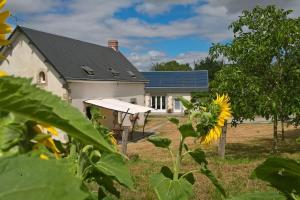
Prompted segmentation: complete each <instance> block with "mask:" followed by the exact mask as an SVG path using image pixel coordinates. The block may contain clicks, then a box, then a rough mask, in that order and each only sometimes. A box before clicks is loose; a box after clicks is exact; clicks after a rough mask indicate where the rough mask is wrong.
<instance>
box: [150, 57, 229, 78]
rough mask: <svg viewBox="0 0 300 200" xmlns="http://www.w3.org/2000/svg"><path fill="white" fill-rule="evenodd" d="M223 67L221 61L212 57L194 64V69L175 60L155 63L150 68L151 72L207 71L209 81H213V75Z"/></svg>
mask: <svg viewBox="0 0 300 200" xmlns="http://www.w3.org/2000/svg"><path fill="white" fill-rule="evenodd" d="M223 65H224V62H223V61H218V60H216V59H213V58H212V57H209V56H208V57H205V58H203V59H201V60H198V61H195V62H194V69H193V68H192V67H191V65H190V64H189V63H185V64H181V63H178V62H177V61H176V60H172V61H169V62H162V63H156V64H154V65H153V66H152V67H151V70H152V71H192V70H208V77H209V80H210V81H211V80H213V79H214V76H215V73H216V72H217V71H219V70H220V69H221V68H222V66H223Z"/></svg>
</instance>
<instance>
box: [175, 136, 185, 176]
mask: <svg viewBox="0 0 300 200" xmlns="http://www.w3.org/2000/svg"><path fill="white" fill-rule="evenodd" d="M183 142H184V139H183V137H182V136H180V143H179V147H178V154H177V157H176V163H175V166H174V177H173V179H174V180H178V175H179V171H180V168H181V159H182V147H183Z"/></svg>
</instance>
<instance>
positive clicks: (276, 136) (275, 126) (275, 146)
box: [273, 116, 278, 153]
mask: <svg viewBox="0 0 300 200" xmlns="http://www.w3.org/2000/svg"><path fill="white" fill-rule="evenodd" d="M277 128H278V120H277V116H274V122H273V139H274V149H273V150H274V153H276V152H277V149H278V134H277Z"/></svg>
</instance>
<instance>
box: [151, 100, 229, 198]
mask: <svg viewBox="0 0 300 200" xmlns="http://www.w3.org/2000/svg"><path fill="white" fill-rule="evenodd" d="M180 99H181V100H182V102H183V104H184V106H185V107H186V108H188V109H189V118H188V119H189V120H188V121H187V122H186V123H183V124H180V121H179V120H178V119H176V118H169V121H170V122H172V123H173V124H174V125H176V127H177V129H178V131H179V132H180V142H179V145H178V150H177V152H176V156H174V155H175V154H174V153H173V151H172V148H171V147H170V145H171V140H170V139H168V138H161V137H159V136H150V137H149V138H148V141H149V142H151V143H153V144H154V145H155V146H156V147H162V148H165V149H167V150H168V151H169V153H170V156H171V158H172V161H173V169H170V168H169V167H167V166H163V167H162V168H161V170H160V173H159V174H154V175H152V176H151V177H150V185H151V187H152V188H153V189H154V191H155V193H156V195H157V197H158V199H161V200H168V199H170V200H171V199H172V200H173V199H181V200H187V199H190V198H191V197H192V196H193V185H194V183H195V177H194V173H197V172H198V173H202V174H203V175H205V176H207V177H208V178H209V179H210V181H211V182H212V184H213V185H214V186H215V187H216V188H217V190H218V191H220V193H221V194H222V195H223V196H224V197H226V193H225V190H224V189H223V187H222V186H221V184H220V183H219V182H218V180H217V179H216V177H215V176H214V175H213V173H212V172H211V171H210V170H209V169H208V166H207V165H208V161H207V160H206V156H205V152H204V151H202V150H201V149H199V148H197V149H189V147H188V145H187V144H186V143H185V139H186V138H187V137H194V138H195V139H197V138H201V137H202V136H203V135H205V134H203V135H201V133H204V132H205V131H206V132H205V133H206V134H207V131H208V130H209V128H208V127H207V126H211V125H212V124H214V125H215V124H216V120H215V118H214V117H208V118H207V114H208V113H209V112H212V113H215V112H216V113H218V112H219V109H216V108H215V107H214V106H213V104H214V103H212V102H211V103H210V104H209V103H208V104H207V105H206V106H207V107H203V106H202V105H200V104H192V103H191V102H189V101H187V100H185V99H183V98H180ZM212 113H210V114H211V116H214V115H215V114H212ZM195 118H197V120H195ZM203 118H205V119H203ZM206 120H208V122H207V123H206V124H205V125H202V126H200V125H201V123H202V122H203V121H206ZM194 127H196V128H194ZM187 155H189V156H191V158H192V159H193V160H194V161H195V162H196V163H197V164H198V165H199V166H198V167H197V168H196V169H194V170H191V171H187V172H182V169H181V168H182V162H183V158H184V156H187Z"/></svg>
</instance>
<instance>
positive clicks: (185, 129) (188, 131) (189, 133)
mask: <svg viewBox="0 0 300 200" xmlns="http://www.w3.org/2000/svg"><path fill="white" fill-rule="evenodd" d="M179 131H180V133H181V135H182V137H183V138H186V137H198V136H199V135H198V133H197V132H196V131H195V130H194V128H193V125H192V123H188V124H183V125H181V126H180V127H179Z"/></svg>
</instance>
